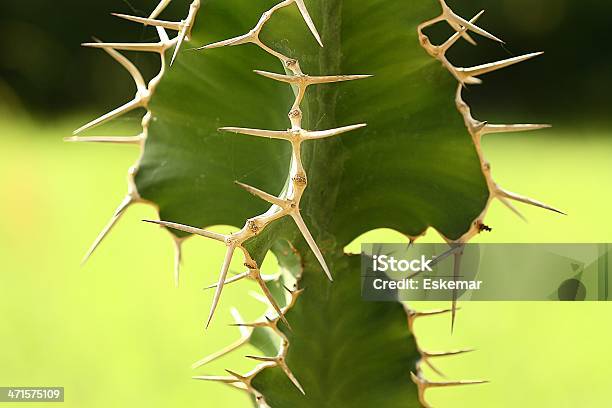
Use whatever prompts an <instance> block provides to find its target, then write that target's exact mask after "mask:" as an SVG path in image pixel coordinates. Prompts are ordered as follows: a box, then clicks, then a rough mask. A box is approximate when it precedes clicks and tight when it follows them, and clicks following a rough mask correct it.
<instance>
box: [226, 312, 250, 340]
mask: <svg viewBox="0 0 612 408" xmlns="http://www.w3.org/2000/svg"><path fill="white" fill-rule="evenodd" d="M230 313H231V314H232V317H233V318H234V322H236V323H238V324H240V323H244V319H243V318H242V316H241V315H240V312H238V309H236V308H235V307H233V306H232V307H231V308H230ZM238 329H239V330H240V336H242V337H250V336H251V331H250V330H249V329H247V328H246V327H238Z"/></svg>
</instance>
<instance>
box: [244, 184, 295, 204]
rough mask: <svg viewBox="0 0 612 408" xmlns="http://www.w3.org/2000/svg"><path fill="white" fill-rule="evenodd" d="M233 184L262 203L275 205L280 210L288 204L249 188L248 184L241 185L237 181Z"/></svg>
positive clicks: (263, 192)
mask: <svg viewBox="0 0 612 408" xmlns="http://www.w3.org/2000/svg"><path fill="white" fill-rule="evenodd" d="M234 183H236V184H237V185H238V186H240V187H242V188H243V189H244V190H246V191H247V192H248V193H250V194H252V195H254V196H256V197H259V198H261V199H262V200H264V201H266V202H268V203H270V204H274V205H277V206H279V207H281V208H285V207H286V206H287V204H288V202H287V201H285V200H283V199H281V198H278V197H276V196H274V195H272V194H268V193H266V192H265V191H262V190H260V189H258V188H255V187H251V186H249V185H248V184H244V183H241V182H239V181H234Z"/></svg>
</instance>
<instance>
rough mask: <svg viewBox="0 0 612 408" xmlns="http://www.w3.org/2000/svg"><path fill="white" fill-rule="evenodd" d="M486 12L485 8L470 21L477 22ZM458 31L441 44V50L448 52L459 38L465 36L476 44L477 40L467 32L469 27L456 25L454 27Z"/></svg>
mask: <svg viewBox="0 0 612 408" xmlns="http://www.w3.org/2000/svg"><path fill="white" fill-rule="evenodd" d="M483 14H484V10H482V11H481V12H480V13H478V14H476V15H475V16H474V17H472V19H471V20H470V23H475V22H476V21H478V19H479V18H480V17H481V16H482V15H483ZM453 28H454V29H455V31H456V33H455V34H453V35H452V36H451V37H450V38H449V39H448V40H446V42H445V43H444V44H442V45H440V50H442V52H446V50H448V49H449V48H450V47H452V46H453V45H454V44H455V43H456V42H457V41H458V40H459V38H462V37H463V38H464V39H465V40H467V41H468V42H469V43H471V44H472V45H476V41H474V40H473V39H472V37H470V35H469V34H467V32H466V31H467V27H462V26H456V27H453Z"/></svg>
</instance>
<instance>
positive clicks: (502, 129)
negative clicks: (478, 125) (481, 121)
mask: <svg viewBox="0 0 612 408" xmlns="http://www.w3.org/2000/svg"><path fill="white" fill-rule="evenodd" d="M550 127H552V126H551V125H532V124H520V125H489V124H485V125H484V126H483V127H482V129H481V130H480V131H479V132H480V134H481V135H488V134H491V133H512V132H528V131H531V130H539V129H548V128H550Z"/></svg>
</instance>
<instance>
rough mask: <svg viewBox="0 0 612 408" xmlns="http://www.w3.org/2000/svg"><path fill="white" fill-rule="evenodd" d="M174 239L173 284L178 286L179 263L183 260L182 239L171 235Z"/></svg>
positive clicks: (179, 275)
mask: <svg viewBox="0 0 612 408" xmlns="http://www.w3.org/2000/svg"><path fill="white" fill-rule="evenodd" d="M172 240H173V241H174V286H175V287H177V288H178V287H179V284H180V277H181V263H182V260H183V239H182V238H177V237H175V236H174V235H172Z"/></svg>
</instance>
